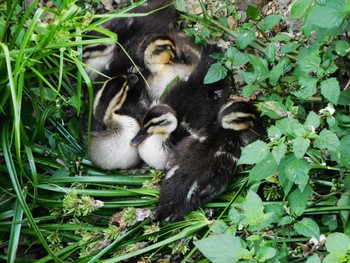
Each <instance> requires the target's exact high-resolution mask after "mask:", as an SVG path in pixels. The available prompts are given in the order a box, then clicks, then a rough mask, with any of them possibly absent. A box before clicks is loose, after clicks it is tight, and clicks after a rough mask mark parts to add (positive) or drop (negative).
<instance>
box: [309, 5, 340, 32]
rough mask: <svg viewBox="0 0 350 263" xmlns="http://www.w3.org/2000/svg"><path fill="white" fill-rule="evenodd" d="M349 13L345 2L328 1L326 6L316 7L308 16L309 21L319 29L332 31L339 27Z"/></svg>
mask: <svg viewBox="0 0 350 263" xmlns="http://www.w3.org/2000/svg"><path fill="white" fill-rule="evenodd" d="M346 15H347V12H346V11H345V10H344V1H343V0H341V1H337V0H333V1H327V4H326V5H315V6H314V7H313V8H312V9H311V11H310V13H309V16H308V21H309V22H310V23H312V24H314V25H316V26H318V27H321V28H325V29H331V28H335V27H339V26H340V25H341V24H342V23H343V21H344V19H345V17H346Z"/></svg>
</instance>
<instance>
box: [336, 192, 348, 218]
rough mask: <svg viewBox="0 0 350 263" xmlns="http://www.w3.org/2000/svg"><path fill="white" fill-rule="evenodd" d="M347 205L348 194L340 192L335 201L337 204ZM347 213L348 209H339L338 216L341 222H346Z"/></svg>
mask: <svg viewBox="0 0 350 263" xmlns="http://www.w3.org/2000/svg"><path fill="white" fill-rule="evenodd" d="M349 205H350V196H349V195H347V194H342V195H341V197H340V198H339V200H338V202H337V206H349ZM349 215H350V212H349V210H342V211H340V216H341V219H342V221H343V223H346V222H347V221H348V218H349Z"/></svg>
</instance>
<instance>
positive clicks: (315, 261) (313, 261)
mask: <svg viewBox="0 0 350 263" xmlns="http://www.w3.org/2000/svg"><path fill="white" fill-rule="evenodd" d="M305 263H321V259H320V258H319V256H318V255H312V256H311V257H309V258H308V259H307V260H306V262H305Z"/></svg>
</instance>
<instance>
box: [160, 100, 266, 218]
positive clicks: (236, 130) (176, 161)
mask: <svg viewBox="0 0 350 263" xmlns="http://www.w3.org/2000/svg"><path fill="white" fill-rule="evenodd" d="M256 114H257V112H256V110H255V108H254V106H252V105H250V104H249V103H246V102H242V103H237V104H235V103H231V102H229V103H227V104H225V105H224V106H222V108H221V110H220V112H219V114H218V118H217V121H216V122H214V123H212V124H211V125H208V126H207V127H205V128H202V129H200V130H198V131H197V132H196V133H195V134H192V135H191V136H188V137H185V138H184V139H183V140H181V142H179V143H178V144H177V145H176V146H175V148H174V149H173V153H172V155H171V157H170V159H169V163H168V165H167V173H166V176H165V178H164V180H163V182H162V186H161V193H160V198H159V203H158V205H157V209H156V218H157V219H158V220H163V221H177V220H181V219H183V217H184V216H185V215H186V214H187V213H188V212H189V211H191V210H193V209H195V208H197V207H198V206H201V205H203V204H206V203H207V202H209V201H211V200H213V199H214V198H216V197H217V196H218V195H220V194H221V193H222V192H223V191H224V190H225V189H226V187H227V185H228V183H229V182H230V181H231V180H232V179H233V178H234V175H235V173H236V171H237V162H238V159H239V157H240V154H241V150H240V148H241V147H242V146H243V145H245V144H247V143H251V142H253V141H254V140H256V139H257V138H258V137H259V136H261V135H260V134H258V133H257V132H256V133H255V132H253V133H251V129H255V130H256V131H259V129H260V128H261V129H262V130H263V128H262V126H261V125H260V123H259V120H258V115H256ZM253 127H255V128H253Z"/></svg>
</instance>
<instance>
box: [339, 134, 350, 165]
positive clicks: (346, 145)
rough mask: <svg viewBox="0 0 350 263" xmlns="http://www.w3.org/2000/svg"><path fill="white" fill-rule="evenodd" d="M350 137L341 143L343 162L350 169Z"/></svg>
mask: <svg viewBox="0 0 350 263" xmlns="http://www.w3.org/2000/svg"><path fill="white" fill-rule="evenodd" d="M349 149H350V135H348V136H346V137H344V138H343V139H341V141H340V154H341V161H342V164H343V165H344V166H346V167H347V168H350V154H349Z"/></svg>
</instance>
